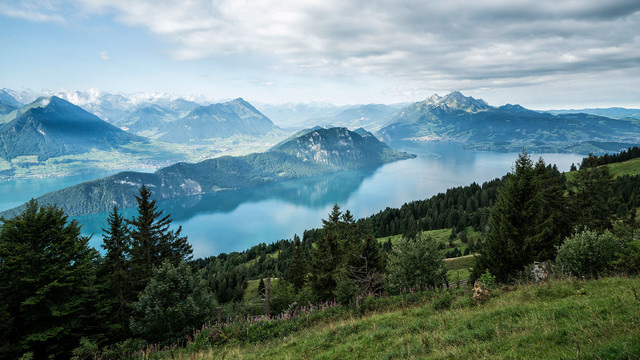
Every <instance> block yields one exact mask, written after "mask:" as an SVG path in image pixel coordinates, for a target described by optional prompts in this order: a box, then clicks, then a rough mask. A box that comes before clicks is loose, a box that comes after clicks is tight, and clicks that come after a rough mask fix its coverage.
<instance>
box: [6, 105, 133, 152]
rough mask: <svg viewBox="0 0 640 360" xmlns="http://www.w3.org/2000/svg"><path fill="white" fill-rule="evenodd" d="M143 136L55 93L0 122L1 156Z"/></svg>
mask: <svg viewBox="0 0 640 360" xmlns="http://www.w3.org/2000/svg"><path fill="white" fill-rule="evenodd" d="M133 141H140V142H146V139H143V138H140V137H137V136H135V135H132V134H129V133H127V132H124V131H122V130H120V129H118V128H116V127H115V126H113V125H110V124H108V123H107V122H105V121H102V120H101V119H100V118H98V117H97V116H95V115H93V114H90V113H88V112H86V111H85V110H83V109H81V108H80V107H78V106H75V105H73V104H71V103H69V102H67V101H65V100H62V99H60V98H58V97H55V96H53V97H51V98H40V99H38V100H36V101H35V102H34V103H32V104H30V105H28V106H26V107H25V108H23V109H21V111H20V114H19V115H18V116H17V117H16V118H15V119H13V120H11V121H9V122H8V123H5V124H2V126H0V157H1V158H4V159H7V160H9V159H13V158H15V157H18V156H25V155H35V156H38V159H40V160H42V159H47V158H51V157H56V156H62V155H69V154H79V153H83V152H88V151H90V150H92V149H98V150H107V149H113V148H116V147H118V146H120V145H124V144H127V143H130V142H133Z"/></svg>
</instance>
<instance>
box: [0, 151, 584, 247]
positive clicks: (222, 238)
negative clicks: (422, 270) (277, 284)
mask: <svg viewBox="0 0 640 360" xmlns="http://www.w3.org/2000/svg"><path fill="white" fill-rule="evenodd" d="M392 146H393V147H394V148H397V149H401V150H404V151H408V152H410V153H413V154H416V155H417V157H416V158H415V159H409V160H403V161H397V162H393V163H390V164H385V165H382V166H379V167H377V168H368V169H361V170H357V171H346V172H341V173H337V174H332V175H327V176H321V177H314V178H304V179H298V180H289V181H282V182H277V183H272V184H266V185H262V186H256V187H252V188H246V189H238V190H232V191H220V192H217V193H215V194H205V195H198V196H191V197H185V198H178V199H171V200H165V201H159V202H158V206H159V208H161V209H163V210H164V211H165V213H169V214H171V215H172V218H173V219H174V222H173V224H174V226H175V227H177V226H182V233H183V234H184V235H186V236H187V237H188V239H189V242H190V243H191V244H192V246H193V250H194V256H195V257H205V256H210V255H217V254H219V253H221V252H231V251H242V250H245V249H247V248H249V247H251V246H253V245H256V244H259V243H263V242H264V243H271V242H274V241H278V240H280V239H291V238H292V237H293V235H294V234H298V235H302V233H303V231H304V230H305V229H311V228H314V227H320V226H321V225H322V220H321V219H323V218H326V217H327V215H328V213H329V211H330V210H331V207H332V206H333V204H334V203H337V204H338V205H340V206H341V208H342V209H343V210H347V209H348V210H350V211H351V212H352V213H353V214H354V216H355V217H356V218H361V217H365V216H369V215H371V214H374V213H377V212H379V211H381V210H384V209H385V208H386V207H399V206H401V205H402V204H404V203H406V202H410V201H413V200H420V199H426V198H429V197H431V196H433V195H435V194H437V193H439V192H443V191H445V190H446V189H448V188H451V187H456V186H465V185H469V184H471V183H472V182H476V183H478V184H482V183H483V182H485V181H488V180H492V179H494V178H496V177H501V176H503V175H505V174H506V173H507V172H509V171H511V170H512V167H513V164H514V162H515V160H516V157H517V156H518V154H517V153H499V152H486V151H471V150H465V149H462V148H460V147H459V146H458V145H457V144H451V143H433V142H431V143H429V142H422V143H416V142H398V143H394V144H392ZM531 156H532V158H533V159H534V161H535V160H537V159H538V157H542V158H543V159H544V160H545V162H546V163H548V164H556V165H557V166H558V168H559V169H560V171H568V170H569V167H570V166H571V164H572V163H576V164H578V163H580V161H581V160H582V158H583V157H584V155H579V154H532V155H531ZM101 175H104V174H101ZM98 177H100V176H99V175H86V176H78V177H68V178H45V179H29V180H14V181H4V182H0V194H2V197H1V199H0V211H1V210H6V209H9V208H12V207H15V206H17V205H20V204H21V203H23V202H25V201H27V200H29V199H30V198H32V197H38V196H40V195H42V194H44V193H45V192H48V191H53V190H57V189H60V188H63V187H66V186H71V185H74V184H76V183H79V182H82V181H88V180H91V179H94V178H98ZM123 213H124V215H125V216H126V217H128V218H130V217H132V216H134V215H135V213H136V211H135V209H127V210H124V211H123ZM106 217H107V213H101V214H92V215H86V216H78V217H75V219H76V220H78V221H79V222H80V223H81V224H82V225H83V233H84V234H86V235H93V236H92V238H91V240H90V244H91V245H92V246H94V247H96V248H98V249H99V248H100V244H101V240H102V236H101V234H102V231H101V229H102V228H103V227H106Z"/></svg>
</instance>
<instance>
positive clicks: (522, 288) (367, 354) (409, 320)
mask: <svg viewBox="0 0 640 360" xmlns="http://www.w3.org/2000/svg"><path fill="white" fill-rule="evenodd" d="M158 355H159V357H158V358H163V359H489V358H490V359H639V358H640V279H639V278H637V277H633V278H628V277H609V278H601V279H599V280H575V279H573V280H561V281H560V280H555V281H554V280H552V281H550V283H549V284H543V285H535V284H521V285H516V286H513V287H512V288H511V289H497V288H496V289H492V298H491V300H489V301H488V302H487V303H485V304H483V305H480V306H479V305H476V304H475V303H474V302H473V300H472V298H471V290H470V289H469V288H467V289H452V290H451V291H450V292H449V293H446V292H444V291H443V292H440V293H435V294H434V296H432V297H431V298H429V297H427V298H425V300H423V301H421V302H419V303H417V304H416V303H412V304H408V305H402V303H400V304H399V305H396V306H394V307H392V308H391V309H390V310H389V309H383V310H377V311H374V312H373V313H370V314H367V315H364V316H357V315H351V316H347V317H341V318H335V319H331V320H328V321H327V322H325V323H321V324H318V325H316V326H312V327H310V328H307V329H303V330H301V331H297V332H293V333H291V334H290V335H288V336H285V337H282V338H279V339H275V340H269V341H265V342H261V343H255V344H228V345H223V346H220V347H213V348H209V349H205V350H200V351H189V350H188V348H187V350H182V351H179V352H172V353H161V354H158Z"/></svg>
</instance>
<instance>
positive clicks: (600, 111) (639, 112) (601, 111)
mask: <svg viewBox="0 0 640 360" xmlns="http://www.w3.org/2000/svg"><path fill="white" fill-rule="evenodd" d="M544 112H547V113H549V114H553V115H560V114H577V113H582V114H591V115H598V116H604V117H608V118H612V119H625V118H630V117H631V118H636V119H640V109H626V108H621V107H610V108H590V109H571V110H546V111H544Z"/></svg>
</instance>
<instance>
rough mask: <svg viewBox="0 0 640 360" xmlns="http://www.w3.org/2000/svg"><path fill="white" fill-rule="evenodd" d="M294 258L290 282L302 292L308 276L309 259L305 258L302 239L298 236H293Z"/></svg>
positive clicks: (290, 271)
mask: <svg viewBox="0 0 640 360" xmlns="http://www.w3.org/2000/svg"><path fill="white" fill-rule="evenodd" d="M293 243H294V244H293V246H294V248H293V258H292V260H291V264H290V265H289V269H288V276H287V278H288V279H289V282H290V283H291V284H293V287H294V289H295V290H296V291H300V289H302V287H303V286H304V283H305V278H306V275H307V257H306V256H305V253H304V249H303V248H302V243H301V242H300V237H298V235H294V236H293Z"/></svg>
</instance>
